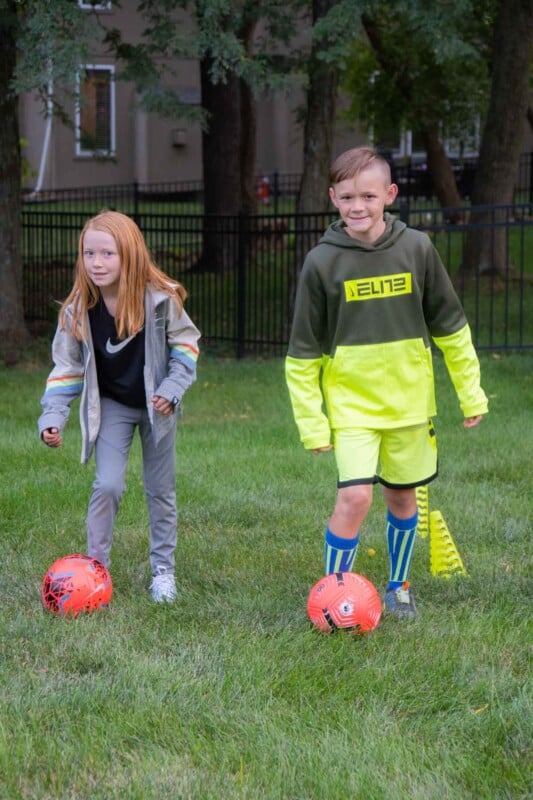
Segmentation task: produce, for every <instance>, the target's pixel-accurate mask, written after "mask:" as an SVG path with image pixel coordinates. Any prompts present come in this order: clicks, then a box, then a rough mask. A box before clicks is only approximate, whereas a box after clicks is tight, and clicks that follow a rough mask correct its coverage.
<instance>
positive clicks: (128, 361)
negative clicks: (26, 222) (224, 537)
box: [38, 211, 200, 602]
mask: <svg viewBox="0 0 533 800" xmlns="http://www.w3.org/2000/svg"><path fill="white" fill-rule="evenodd" d="M185 297H186V292H185V289H184V288H183V287H182V286H181V285H180V284H179V283H177V282H175V281H172V280H171V279H170V278H168V277H167V276H166V275H165V274H164V273H163V272H161V271H160V270H159V269H158V268H157V267H156V266H155V264H154V262H153V261H152V259H151V257H150V254H149V252H148V249H147V246H146V243H145V241H144V238H143V236H142V234H141V232H140V230H139V228H138V227H137V225H136V224H135V223H134V222H133V220H131V219H130V218H129V217H127V216H125V215H124V214H120V213H119V212H116V211H104V212H102V213H101V214H98V215H97V216H95V217H93V218H92V219H90V220H89V221H88V222H87V223H86V224H85V227H84V228H83V230H82V232H81V234H80V238H79V246H78V258H77V262H76V272H75V280H74V286H73V288H72V291H71V292H70V294H69V296H68V297H67V299H66V300H65V302H64V303H63V305H62V306H61V309H60V312H59V324H58V328H57V331H56V334H55V337H54V341H53V345H52V356H53V362H54V368H53V370H52V372H51V373H50V375H49V377H48V381H47V384H46V390H45V393H44V395H43V397H42V400H41V404H42V407H43V413H42V414H41V417H40V418H39V423H38V424H39V433H40V435H41V438H42V440H43V442H44V443H45V444H47V445H48V446H49V447H59V446H60V445H61V442H62V438H61V432H62V430H63V428H64V427H65V424H66V422H67V419H68V416H69V411H70V409H69V406H70V403H71V402H72V401H73V400H74V398H76V397H77V396H78V395H80V394H81V401H80V423H81V431H82V456H81V460H82V463H86V462H87V461H88V460H89V458H90V455H91V453H92V450H93V448H94V451H95V461H96V473H95V480H94V484H93V490H92V495H91V499H90V502H89V509H88V513H87V546H88V553H89V555H90V556H91V557H93V558H96V559H98V560H99V561H101V562H102V563H103V564H105V565H106V566H109V563H110V551H111V544H112V540H113V528H114V523H115V517H116V515H117V511H118V508H119V504H120V500H121V498H122V495H123V493H124V490H125V475H126V468H127V462H128V454H129V451H130V447H131V442H132V439H133V434H134V431H135V428H136V427H138V428H139V433H140V437H141V442H142V454H143V479H144V491H145V496H146V502H147V505H148V512H149V518H150V565H151V570H152V576H153V577H152V583H151V587H150V589H151V594H152V598H153V599H154V600H155V601H156V602H163V601H169V602H171V601H173V600H175V598H176V597H177V592H176V583H175V579H174V552H175V549H176V541H177V510H176V490H175V436H176V422H177V419H178V418H179V417H180V416H181V401H182V397H183V395H184V393H185V391H186V390H187V389H188V388H189V386H190V385H191V384H192V383H193V382H194V380H195V378H196V361H197V358H198V348H197V343H198V339H199V337H200V333H199V331H198V330H197V328H196V327H195V326H194V325H193V323H192V322H191V320H190V319H189V317H188V316H187V314H186V312H185V311H184V309H183V302H184V300H185Z"/></svg>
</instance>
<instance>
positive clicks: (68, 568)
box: [41, 554, 113, 617]
mask: <svg viewBox="0 0 533 800" xmlns="http://www.w3.org/2000/svg"><path fill="white" fill-rule="evenodd" d="M112 592H113V586H112V583H111V575H110V574H109V571H108V569H107V567H104V565H103V564H101V563H100V562H99V561H97V560H96V559H95V558H90V556H83V555H77V554H76V555H70V556H64V557H63V558H59V559H58V560H57V561H54V563H53V564H52V566H51V567H50V568H49V570H48V572H47V573H46V575H45V576H44V580H43V585H42V589H41V597H42V600H43V604H44V606H45V608H47V609H48V610H49V611H51V612H52V613H53V614H60V615H66V614H69V615H71V616H74V617H77V616H78V614H80V613H84V612H87V613H88V612H91V611H98V610H99V609H102V608H106V607H107V606H108V605H109V601H110V600H111V594H112Z"/></svg>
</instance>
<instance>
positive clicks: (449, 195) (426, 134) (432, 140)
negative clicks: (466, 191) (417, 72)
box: [361, 14, 461, 208]
mask: <svg viewBox="0 0 533 800" xmlns="http://www.w3.org/2000/svg"><path fill="white" fill-rule="evenodd" d="M361 21H362V23H363V27H364V29H365V33H366V35H367V37H368V41H369V42H370V46H371V47H372V49H373V51H374V53H375V55H376V58H377V59H378V62H379V64H380V66H381V67H382V69H383V71H384V72H385V73H386V74H387V76H388V77H389V79H390V80H391V81H393V82H394V85H395V86H396V89H397V91H398V92H399V94H400V95H401V96H402V97H403V99H404V102H405V103H406V105H408V106H409V107H410V108H411V109H412V110H414V111H415V112H416V109H417V97H418V94H419V93H418V90H417V87H416V85H414V83H413V78H412V77H411V75H410V72H409V70H402V69H398V61H397V56H396V54H395V52H394V51H393V50H389V49H388V48H387V47H386V46H385V44H384V42H383V36H382V33H381V28H380V23H379V21H378V20H377V19H376V18H375V17H373V16H370V15H369V14H363V15H362V17H361ZM435 113H436V114H438V113H439V112H438V109H436V110H435ZM438 122H439V120H438V119H437V118H435V121H434V122H433V121H432V120H428V119H425V120H424V119H423V118H422V116H421V115H420V120H419V125H418V130H419V131H420V134H421V135H422V139H423V141H424V147H425V150H426V155H427V164H428V172H429V174H430V176H431V181H432V184H433V190H434V192H435V194H436V196H437V197H438V199H439V202H440V204H441V205H442V206H444V207H446V208H453V207H457V206H460V205H461V197H460V195H459V191H458V189H457V182H456V180H455V175H454V172H453V169H452V165H451V164H450V160H449V158H448V156H447V155H446V153H445V150H444V147H443V145H442V142H441V141H440V139H439V134H438Z"/></svg>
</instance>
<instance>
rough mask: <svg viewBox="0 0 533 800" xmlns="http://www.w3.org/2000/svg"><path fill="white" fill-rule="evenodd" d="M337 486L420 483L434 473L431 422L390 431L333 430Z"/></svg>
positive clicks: (409, 485) (404, 486)
mask: <svg viewBox="0 0 533 800" xmlns="http://www.w3.org/2000/svg"><path fill="white" fill-rule="evenodd" d="M333 441H334V447H335V459H336V462H337V470H338V473H339V480H338V486H339V488H342V487H343V486H352V485H354V484H358V483H378V482H379V483H382V484H384V485H385V486H389V487H390V488H391V489H409V488H412V487H414V486H423V485H424V484H426V483H429V482H430V481H432V480H433V478H435V477H436V476H437V438H436V436H435V429H434V428H433V423H432V421H431V420H429V421H428V422H427V423H425V424H422V425H413V426H411V427H408V428H395V429H393V430H367V429H363V428H351V429H346V428H344V429H342V430H337V431H334V435H333Z"/></svg>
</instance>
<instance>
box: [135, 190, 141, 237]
mask: <svg viewBox="0 0 533 800" xmlns="http://www.w3.org/2000/svg"><path fill="white" fill-rule="evenodd" d="M133 219H134V220H135V222H136V223H137V225H138V226H139V228H140V227H141V220H140V217H139V182H138V181H133Z"/></svg>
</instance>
